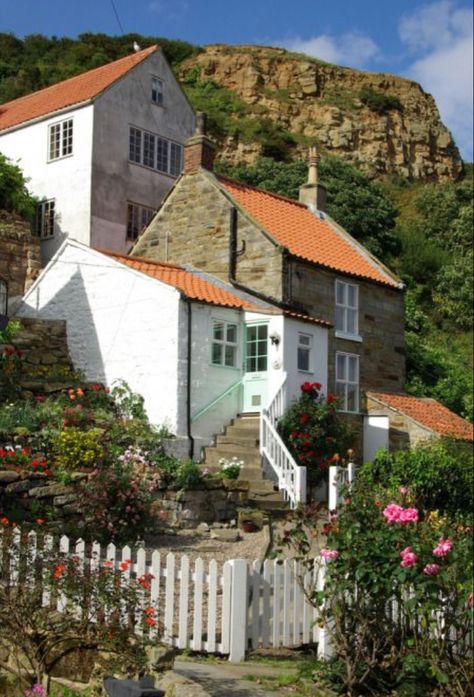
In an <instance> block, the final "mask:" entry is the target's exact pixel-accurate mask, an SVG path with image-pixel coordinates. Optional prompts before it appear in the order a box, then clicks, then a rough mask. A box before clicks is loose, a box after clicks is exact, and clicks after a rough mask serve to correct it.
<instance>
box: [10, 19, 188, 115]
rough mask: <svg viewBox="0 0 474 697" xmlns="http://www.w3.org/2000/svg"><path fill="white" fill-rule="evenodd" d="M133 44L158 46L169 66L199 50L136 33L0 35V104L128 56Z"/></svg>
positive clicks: (144, 46) (180, 43)
mask: <svg viewBox="0 0 474 697" xmlns="http://www.w3.org/2000/svg"><path fill="white" fill-rule="evenodd" d="M134 41H137V42H138V43H139V45H140V46H141V47H142V48H147V47H148V46H152V45H153V44H158V45H159V46H160V47H161V49H162V51H163V53H164V55H165V56H166V58H167V60H168V61H169V63H170V64H171V65H172V66H173V65H177V64H178V63H180V62H181V61H183V60H185V59H186V58H189V57H190V56H192V55H194V54H196V53H199V51H200V50H201V49H200V48H199V47H198V46H193V45H192V44H190V43H188V42H186V41H180V40H172V39H166V38H163V37H157V36H142V35H140V34H125V35H123V36H107V35H106V34H100V33H98V34H93V33H90V32H87V33H84V34H79V36H78V37H77V39H70V38H67V37H59V38H58V37H56V36H52V37H46V36H43V35H41V34H30V35H28V36H25V37H24V39H19V38H17V37H15V36H13V35H12V34H6V33H0V102H6V101H8V100H10V99H15V98H16V97H21V96H23V95H24V94H28V93H29V92H33V91H35V90H38V89H41V88H42V87H47V86H48V85H51V84H54V83H55V82H59V81H60V80H64V79H67V78H69V77H72V76H74V75H77V74H78V73H81V72H85V71H86V70H91V69H92V68H97V67H99V66H101V65H104V64H105V63H109V62H111V61H114V60H117V59H118V58H123V57H124V56H127V55H130V54H131V53H132V50H133V49H132V47H133V42H134Z"/></svg>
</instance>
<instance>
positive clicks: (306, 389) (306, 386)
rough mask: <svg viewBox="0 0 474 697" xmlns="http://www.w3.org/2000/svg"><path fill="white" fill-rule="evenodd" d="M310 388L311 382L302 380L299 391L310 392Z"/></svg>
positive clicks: (311, 386)
mask: <svg viewBox="0 0 474 697" xmlns="http://www.w3.org/2000/svg"><path fill="white" fill-rule="evenodd" d="M312 389H313V383H311V382H304V383H303V384H302V385H301V392H311V390H312Z"/></svg>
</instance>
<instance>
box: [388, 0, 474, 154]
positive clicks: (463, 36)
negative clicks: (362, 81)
mask: <svg viewBox="0 0 474 697" xmlns="http://www.w3.org/2000/svg"><path fill="white" fill-rule="evenodd" d="M472 20H473V12H472V10H470V9H456V7H455V6H454V4H453V3H452V2H449V1H447V0H442V1H441V2H437V3H433V4H432V5H427V6H424V7H421V8H420V9H418V10H416V11H415V12H413V14H411V15H408V16H407V15H406V16H404V17H403V18H402V19H401V21H400V26H399V33H400V38H401V40H402V42H404V43H405V44H406V45H407V46H408V47H409V48H410V49H411V50H413V51H415V50H416V51H417V52H418V54H419V57H418V58H417V59H416V60H414V62H413V63H412V64H411V65H410V66H409V67H408V69H407V70H405V71H404V72H405V74H407V75H408V76H409V77H411V78H413V79H415V80H417V81H418V82H420V83H421V85H422V87H423V88H424V89H425V90H426V91H427V92H430V93H431V94H432V95H433V97H434V98H435V100H436V103H437V105H438V108H439V111H440V114H441V118H442V120H443V122H444V123H445V124H446V125H447V126H448V128H449V129H450V130H451V131H452V133H453V135H454V139H455V141H456V143H457V144H458V146H459V148H460V149H461V151H462V154H463V156H464V158H465V159H470V160H472V155H473V153H472V150H473V138H472V126H473V67H472V66H473V32H472ZM420 54H421V55H420Z"/></svg>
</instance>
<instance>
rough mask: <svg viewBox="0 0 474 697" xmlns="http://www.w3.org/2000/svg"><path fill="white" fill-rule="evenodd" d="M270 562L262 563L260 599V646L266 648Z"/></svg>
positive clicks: (268, 623)
mask: <svg viewBox="0 0 474 697" xmlns="http://www.w3.org/2000/svg"><path fill="white" fill-rule="evenodd" d="M271 575H272V562H271V561H270V559H265V561H264V562H263V598H262V646H263V648H264V649H266V648H268V646H269V644H270V588H271Z"/></svg>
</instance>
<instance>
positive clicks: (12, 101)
mask: <svg viewBox="0 0 474 697" xmlns="http://www.w3.org/2000/svg"><path fill="white" fill-rule="evenodd" d="M157 49H158V44H153V45H152V46H148V47H147V48H144V49H142V50H141V51H138V52H137V53H128V54H127V55H126V56H122V58H117V59H116V60H114V61H109V62H108V63H104V64H103V65H98V66H97V67H96V68H90V69H89V70H84V71H83V72H81V73H77V74H76V75H72V76H71V77H67V78H65V79H64V80H60V81H59V82H54V83H53V84H52V85H47V87H42V88H41V89H39V90H35V91H34V92H29V93H28V94H24V95H22V96H21V97H16V98H15V99H10V100H9V101H8V102H3V103H1V104H0V110H1V109H2V108H3V107H7V106H8V107H9V106H10V105H12V104H20V103H22V102H26V101H28V99H31V98H32V97H33V96H36V95H38V94H41V93H42V92H43V93H44V92H47V91H48V90H52V89H56V88H57V87H61V86H64V85H66V84H67V83H69V82H72V80H76V79H77V78H78V77H81V76H83V75H90V74H91V73H92V74H93V73H96V72H97V71H99V70H103V69H104V68H109V67H110V66H112V65H114V64H117V63H120V62H121V61H126V60H127V59H130V58H138V57H139V56H140V59H139V60H136V61H135V62H134V63H133V64H131V65H130V70H131V69H132V68H134V67H135V66H136V65H138V64H139V63H140V62H141V61H142V60H144V59H145V58H147V57H148V56H149V55H151V54H152V53H154V51H156V50H157ZM142 54H143V55H142ZM127 72H128V71H127ZM121 77H123V75H120V76H119V77H117V78H116V79H114V80H112V81H111V83H110V85H112V84H113V83H114V82H116V80H118V79H120V78H121ZM110 85H108V86H109V87H110ZM48 113H51V112H48Z"/></svg>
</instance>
